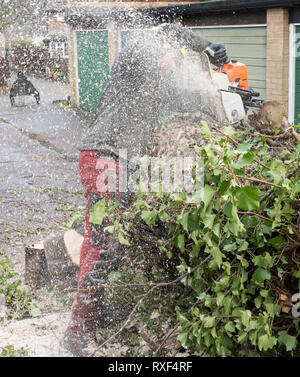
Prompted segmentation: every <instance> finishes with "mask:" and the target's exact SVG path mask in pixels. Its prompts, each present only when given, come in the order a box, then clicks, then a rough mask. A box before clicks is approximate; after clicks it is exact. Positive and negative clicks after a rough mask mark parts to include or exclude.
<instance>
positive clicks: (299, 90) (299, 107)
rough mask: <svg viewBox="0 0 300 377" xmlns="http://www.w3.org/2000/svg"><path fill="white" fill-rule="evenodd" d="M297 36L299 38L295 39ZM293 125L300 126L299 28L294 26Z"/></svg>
mask: <svg viewBox="0 0 300 377" xmlns="http://www.w3.org/2000/svg"><path fill="white" fill-rule="evenodd" d="M297 36H299V37H298V38H297ZM295 42H296V62H295V63H296V64H295V67H296V72H295V124H300V118H299V116H298V115H300V26H296V41H295Z"/></svg>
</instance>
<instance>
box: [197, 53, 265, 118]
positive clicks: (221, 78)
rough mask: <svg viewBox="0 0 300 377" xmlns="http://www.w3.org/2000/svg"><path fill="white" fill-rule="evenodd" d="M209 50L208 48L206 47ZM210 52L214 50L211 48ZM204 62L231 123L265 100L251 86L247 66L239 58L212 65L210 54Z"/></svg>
mask: <svg viewBox="0 0 300 377" xmlns="http://www.w3.org/2000/svg"><path fill="white" fill-rule="evenodd" d="M206 50H207V49H206ZM210 54H211V55H212V54H213V51H212V50H210ZM202 55H205V56H206V58H205V57H202V62H203V59H204V60H206V62H205V61H204V64H205V65H206V67H207V70H208V71H209V74H210V78H211V80H212V83H213V85H214V86H215V87H216V88H217V89H218V91H219V92H220V94H221V99H222V104H223V108H224V111H225V114H226V118H227V120H228V121H229V122H230V123H236V122H238V121H240V120H243V119H244V118H245V117H246V114H247V111H248V109H249V108H259V107H261V105H262V104H263V102H264V100H262V99H260V98H258V97H259V96H260V93H258V92H256V91H254V90H253V89H252V88H249V82H248V72H247V66H246V65H245V64H243V63H240V62H238V61H237V60H233V59H232V60H230V61H229V62H226V63H225V64H224V65H223V66H222V67H220V68H217V67H213V68H212V67H211V64H210V62H209V59H208V56H207V55H206V53H205V51H204V54H202Z"/></svg>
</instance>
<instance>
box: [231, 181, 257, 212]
mask: <svg viewBox="0 0 300 377" xmlns="http://www.w3.org/2000/svg"><path fill="white" fill-rule="evenodd" d="M259 194H260V191H259V189H258V188H256V187H252V186H245V187H238V188H237V189H236V191H235V197H236V199H237V201H238V202H237V207H238V209H242V210H244V211H253V210H254V211H257V210H259Z"/></svg>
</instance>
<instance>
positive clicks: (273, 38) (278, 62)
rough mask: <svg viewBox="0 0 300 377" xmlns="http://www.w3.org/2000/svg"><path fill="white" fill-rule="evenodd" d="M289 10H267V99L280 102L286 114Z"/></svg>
mask: <svg viewBox="0 0 300 377" xmlns="http://www.w3.org/2000/svg"><path fill="white" fill-rule="evenodd" d="M288 87H289V10H288V9H286V8H275V9H268V10H267V99H268V100H276V101H279V102H282V103H283V104H284V107H285V112H286V114H287V113H288Z"/></svg>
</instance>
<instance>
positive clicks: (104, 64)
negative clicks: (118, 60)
mask: <svg viewBox="0 0 300 377" xmlns="http://www.w3.org/2000/svg"><path fill="white" fill-rule="evenodd" d="M76 39H77V67H78V68H77V74H78V92H79V106H80V108H81V109H83V110H87V111H93V112H96V111H97V106H98V103H99V99H100V97H101V95H102V93H103V90H104V88H105V86H106V83H107V79H108V75H109V60H108V35H107V31H104V30H101V31H77V32H76Z"/></svg>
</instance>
